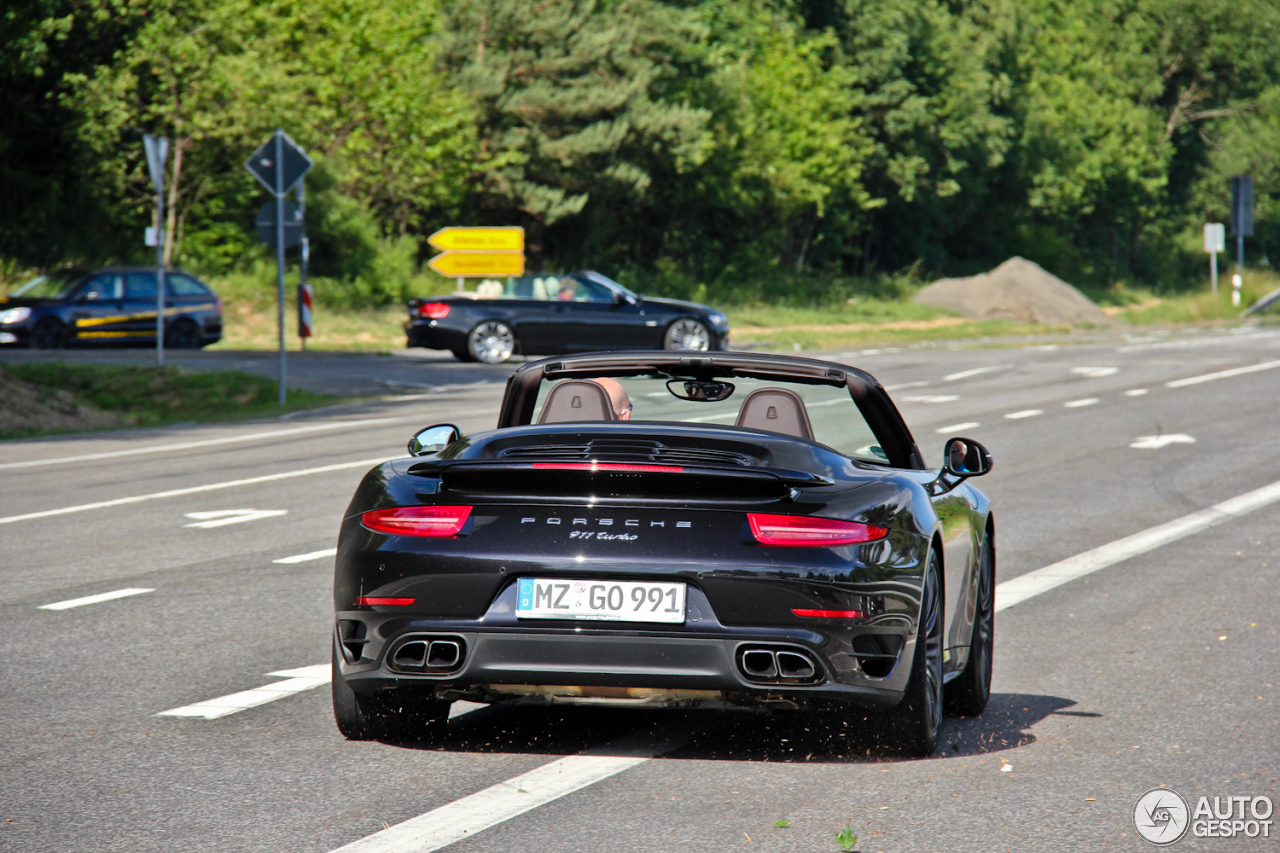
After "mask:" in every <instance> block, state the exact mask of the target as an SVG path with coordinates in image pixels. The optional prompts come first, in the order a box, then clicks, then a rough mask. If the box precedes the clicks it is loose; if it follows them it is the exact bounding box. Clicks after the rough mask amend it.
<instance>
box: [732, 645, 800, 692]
mask: <svg viewBox="0 0 1280 853" xmlns="http://www.w3.org/2000/svg"><path fill="white" fill-rule="evenodd" d="M738 669H739V670H740V671H741V672H742V675H743V677H745V678H746V679H747V680H748V681H756V682H762V683H766V684H797V683H808V682H813V681H817V680H818V675H819V672H820V670H819V668H818V665H817V663H815V662H814V660H813V658H812V657H810V656H809V655H808V654H807V653H805V652H803V651H800V650H798V649H792V648H778V647H769V646H764V647H752V648H747V649H743V650H742V651H741V652H740V653H739V655H738Z"/></svg>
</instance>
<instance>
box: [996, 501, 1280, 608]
mask: <svg viewBox="0 0 1280 853" xmlns="http://www.w3.org/2000/svg"><path fill="white" fill-rule="evenodd" d="M1277 501H1280V481H1278V482H1275V483H1272V484H1271V485H1269V486H1263V487H1262V488H1260V489H1254V490H1253V491H1252V492H1246V493H1244V494H1243V495H1238V496H1237V497H1234V498H1230V499H1228V500H1225V501H1223V502H1222V503H1218V504H1214V505H1213V506H1211V507H1209V508H1208V509H1202V510H1200V511H1199V512H1193V513H1191V514H1190V515H1184V516H1183V517H1182V518H1178V519H1174V520H1173V521H1170V522H1168V523H1166V524H1160V525H1157V526H1155V527H1150V528H1148V529H1146V530H1143V531H1141V532H1139V533H1135V534H1133V535H1132V536H1126V537H1125V538H1123V539H1117V540H1116V541H1115V542H1110V543H1108V544H1106V545H1102V546H1101V547H1098V548H1094V549H1093V550H1092V551H1085V552H1084V553H1083V554H1077V555H1076V556H1074V557H1068V558H1067V559H1065V560H1062V561H1061V562H1057V563H1053V564H1052V565H1048V566H1045V567H1044V568H1040V569H1036V570H1035V571H1033V572H1028V573H1027V574H1025V575H1019V576H1018V577H1016V578H1013V579H1012V580H1007V581H1005V582H1004V583H999V584H996V610H1004V609H1005V608H1007V607H1012V606H1013V605H1015V604H1017V603H1019V602H1021V601H1026V600H1027V599H1028V598H1033V597H1034V596H1037V595H1040V594H1041V593H1043V592H1048V591H1049V590H1051V589H1055V588H1057V587H1060V586H1062V585H1063V584H1066V583H1069V582H1071V581H1073V580H1076V579H1077V578H1082V577H1084V576H1085V575H1090V574H1093V573H1094V572H1096V571H1099V570H1101V569H1105V568H1107V567H1108V566H1113V565H1115V564H1116V563H1119V562H1122V561H1124V560H1127V559H1129V558H1130V557H1136V556H1138V555H1139V554H1145V553H1147V552H1148V551H1153V550H1155V549H1156V548H1159V547H1160V546H1162V545H1168V544H1169V543H1170V542H1176V541H1177V540H1179V539H1182V538H1183V537H1186V536H1190V535H1191V534H1193V533H1199V532H1200V531H1202V530H1207V529H1209V528H1210V527H1215V526H1217V525H1219V524H1222V523H1223V522H1226V521H1231V520H1232V519H1235V518H1241V517H1243V516H1245V515H1248V514H1249V513H1251V512H1254V511H1255V510H1259V509H1262V508H1263V507H1266V506H1270V505H1271V504H1273V503H1276V502H1277Z"/></svg>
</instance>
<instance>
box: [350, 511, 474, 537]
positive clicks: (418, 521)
mask: <svg viewBox="0 0 1280 853" xmlns="http://www.w3.org/2000/svg"><path fill="white" fill-rule="evenodd" d="M470 515H471V507H469V506H398V507H394V508H392V509H374V510H370V511H369V512H366V513H365V514H364V515H362V516H360V522H361V523H362V524H364V526H365V527H367V528H369V529H370V530H376V531H378V532H379V533H395V534H399V535H401V536H431V537H434V538H437V539H439V538H443V537H448V536H457V535H458V531H460V530H462V525H464V524H466V523H467V517H468V516H470Z"/></svg>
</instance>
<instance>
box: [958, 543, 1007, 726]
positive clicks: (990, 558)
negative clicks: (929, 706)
mask: <svg viewBox="0 0 1280 853" xmlns="http://www.w3.org/2000/svg"><path fill="white" fill-rule="evenodd" d="M992 535H993V534H992V533H990V532H988V533H987V537H986V540H985V541H984V542H983V543H982V553H981V554H980V556H979V558H978V559H979V567H978V600H977V602H976V603H975V604H974V609H973V635H972V638H971V639H970V640H969V662H968V663H967V664H965V668H964V672H962V673H960V675H959V676H957V677H956V679H955V680H954V681H952V682H950V683H949V684H948V685H947V693H946V709H947V713H949V714H954V715H956V716H961V717H976V716H978V715H979V714H981V713H982V712H983V710H985V709H986V707H987V702H988V701H989V700H990V699H991V662H992V659H993V651H994V648H995V623H996V596H995V588H996V554H995V546H994V545H992V542H991V537H992Z"/></svg>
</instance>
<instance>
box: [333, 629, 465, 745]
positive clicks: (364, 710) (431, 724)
mask: <svg viewBox="0 0 1280 853" xmlns="http://www.w3.org/2000/svg"><path fill="white" fill-rule="evenodd" d="M340 654H342V652H341V651H339V649H338V644H337V642H336V641H335V642H334V646H333V680H332V685H333V718H334V721H335V722H337V724H338V731H340V732H342V736H343V737H345V738H346V739H347V740H404V741H410V740H413V741H426V740H432V739H434V738H436V737H439V736H440V735H441V734H443V733H444V730H445V726H446V725H447V724H448V722H449V708H450V706H451V705H453V703H452V702H446V701H444V700H442V699H418V698H412V699H411V698H409V697H405V696H400V695H395V694H392V695H388V696H382V697H376V698H375V697H372V696H361V695H359V694H357V693H356V692H355V691H353V690H352V689H351V688H350V687H348V686H347V682H346V680H345V679H344V678H343V677H342V669H341V667H340V666H339V665H338V656H339V655H340Z"/></svg>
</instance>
